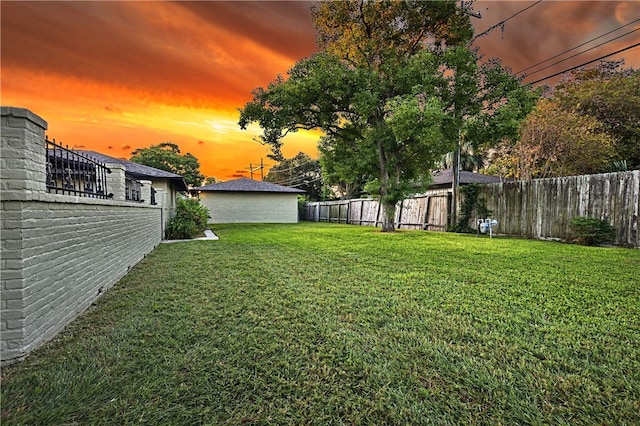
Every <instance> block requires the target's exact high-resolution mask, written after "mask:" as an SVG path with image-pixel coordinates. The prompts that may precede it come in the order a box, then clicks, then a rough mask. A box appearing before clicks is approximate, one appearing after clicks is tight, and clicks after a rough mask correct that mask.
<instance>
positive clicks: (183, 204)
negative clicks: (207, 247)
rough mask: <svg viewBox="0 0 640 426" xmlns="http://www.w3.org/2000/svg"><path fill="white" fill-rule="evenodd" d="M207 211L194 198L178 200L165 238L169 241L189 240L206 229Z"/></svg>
mask: <svg viewBox="0 0 640 426" xmlns="http://www.w3.org/2000/svg"><path fill="white" fill-rule="evenodd" d="M208 219H209V209H207V207H205V206H203V205H202V204H200V201H199V200H197V199H195V198H181V197H179V198H178V203H177V206H176V216H175V217H174V218H173V219H171V220H170V221H169V223H168V224H167V229H166V238H167V239H169V240H184V239H187V240H188V239H191V238H193V237H194V236H195V235H196V234H197V233H199V232H202V231H204V230H205V228H206V227H207V220H208Z"/></svg>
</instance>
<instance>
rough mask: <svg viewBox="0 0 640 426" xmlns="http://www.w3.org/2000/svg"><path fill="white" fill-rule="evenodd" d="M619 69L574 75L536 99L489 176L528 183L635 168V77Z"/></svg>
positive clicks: (639, 147) (638, 149)
mask: <svg viewBox="0 0 640 426" xmlns="http://www.w3.org/2000/svg"><path fill="white" fill-rule="evenodd" d="M618 65H620V64H619V63H610V62H606V61H605V62H604V63H602V64H600V66H598V67H595V68H592V69H588V70H578V71H574V72H572V73H571V74H568V75H567V76H565V78H564V79H563V80H562V81H561V82H559V83H558V84H557V85H556V86H555V87H553V90H552V91H551V93H550V94H549V95H548V96H547V97H545V98H544V99H540V100H539V101H538V102H537V104H536V107H535V109H534V111H533V112H532V113H531V114H530V115H529V116H528V117H527V118H526V120H525V121H524V122H523V123H522V126H521V128H520V138H519V140H517V141H516V142H512V141H502V142H501V143H500V144H498V146H497V147H496V148H497V149H496V152H498V153H499V155H494V156H493V159H492V161H491V165H490V166H489V167H488V170H489V171H490V172H500V174H501V175H503V176H510V177H516V178H520V179H533V178H544V177H554V176H569V175H581V174H592V173H604V172H610V171H618V170H625V169H636V168H640V72H638V71H634V70H631V69H620V68H619V67H618Z"/></svg>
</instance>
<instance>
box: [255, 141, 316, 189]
mask: <svg viewBox="0 0 640 426" xmlns="http://www.w3.org/2000/svg"><path fill="white" fill-rule="evenodd" d="M264 180H265V181H267V182H272V183H276V184H278V185H284V186H290V187H295V188H298V189H302V190H303V191H306V193H307V197H308V198H309V200H312V201H318V200H320V199H321V198H322V171H321V169H320V163H319V162H318V160H314V159H313V158H311V157H310V156H309V155H307V154H305V153H303V152H299V153H298V154H297V155H296V156H295V157H293V158H289V159H284V160H282V161H280V162H279V163H278V164H276V165H275V166H273V167H271V168H270V169H269V173H267V176H265V178H264Z"/></svg>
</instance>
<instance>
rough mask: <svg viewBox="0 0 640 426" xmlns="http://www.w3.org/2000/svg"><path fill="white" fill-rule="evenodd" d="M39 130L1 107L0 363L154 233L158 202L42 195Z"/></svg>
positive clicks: (40, 339)
mask: <svg viewBox="0 0 640 426" xmlns="http://www.w3.org/2000/svg"><path fill="white" fill-rule="evenodd" d="M45 129H46V122H44V120H42V119H41V118H39V117H38V116H36V115H34V114H33V113H31V112H30V111H27V110H24V109H19V108H7V107H3V108H2V146H1V151H0V154H1V161H2V169H1V170H0V173H1V176H0V177H1V179H0V182H1V184H0V189H1V191H0V199H1V200H2V201H1V204H2V223H1V226H0V242H1V250H2V252H1V254H2V256H1V261H0V262H1V276H2V286H1V287H0V333H1V340H0V345H1V346H0V355H1V359H0V360H1V361H2V363H8V362H13V361H15V360H18V359H20V358H22V357H24V356H25V355H27V354H28V353H29V352H30V351H32V350H33V349H35V348H37V347H38V346H40V345H42V344H43V343H45V342H46V341H48V340H50V339H51V338H53V337H54V336H55V335H56V334H57V333H58V332H59V331H60V330H62V329H63V328H64V326H66V325H67V324H68V323H69V322H71V321H72V320H73V319H74V318H76V317H77V316H78V315H79V314H80V313H81V312H83V311H84V310H85V309H86V308H87V307H89V305H90V304H91V303H92V302H93V301H94V300H95V299H96V298H97V297H98V296H99V295H100V294H101V293H103V292H104V291H106V290H107V289H109V288H110V287H111V286H113V285H114V284H115V283H116V282H117V281H118V280H119V279H120V278H122V277H123V276H124V275H125V274H126V273H127V271H128V270H129V269H130V268H131V267H133V266H134V265H135V264H136V263H138V262H139V261H140V260H141V259H143V258H144V256H145V255H146V254H148V253H149V252H151V251H152V250H153V249H154V248H155V247H156V246H157V245H158V244H159V243H160V241H161V238H162V213H161V208H162V206H151V205H148V204H137V203H127V202H124V201H114V200H97V199H90V198H81V197H75V196H69V195H56V194H48V193H46V185H45V180H44V179H45V145H44V130H45ZM114 195H115V194H114Z"/></svg>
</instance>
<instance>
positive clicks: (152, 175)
mask: <svg viewBox="0 0 640 426" xmlns="http://www.w3.org/2000/svg"><path fill="white" fill-rule="evenodd" d="M76 151H78V152H82V153H84V154H86V155H87V156H89V157H93V158H94V159H96V160H98V161H101V162H103V163H116V164H122V165H123V166H124V167H125V169H126V171H127V173H129V174H130V175H132V176H133V177H135V178H137V179H149V180H153V179H167V180H169V181H171V182H172V183H173V184H174V185H175V187H176V189H177V190H178V191H186V190H187V184H186V183H185V181H184V178H183V177H182V176H181V175H178V174H175V173H171V172H167V171H164V170H160V169H156V168H155V167H150V166H145V165H144V164H138V163H134V162H132V161H128V160H125V159H124V158H116V157H111V156H109V155H105V154H101V153H99V152H96V151H86V150H76Z"/></svg>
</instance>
